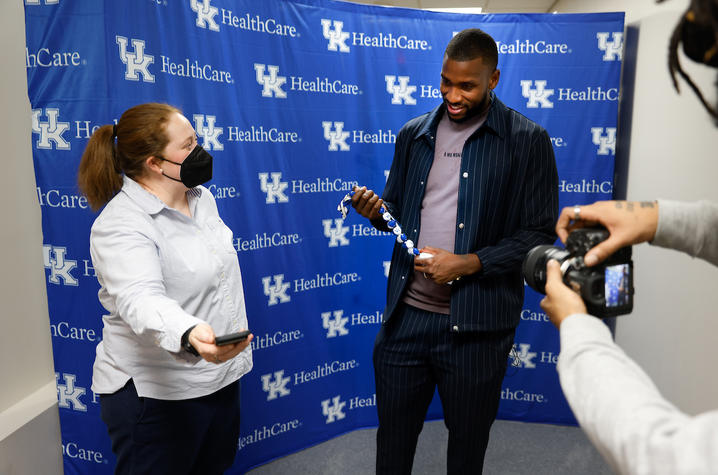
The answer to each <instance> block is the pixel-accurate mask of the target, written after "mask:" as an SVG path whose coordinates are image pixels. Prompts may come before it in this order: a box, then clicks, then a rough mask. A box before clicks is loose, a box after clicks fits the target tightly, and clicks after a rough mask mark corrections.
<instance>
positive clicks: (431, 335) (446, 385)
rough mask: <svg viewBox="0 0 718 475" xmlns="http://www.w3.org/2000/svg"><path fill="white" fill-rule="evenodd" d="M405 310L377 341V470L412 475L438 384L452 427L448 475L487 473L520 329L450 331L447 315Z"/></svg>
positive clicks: (447, 421) (399, 311) (403, 307)
mask: <svg viewBox="0 0 718 475" xmlns="http://www.w3.org/2000/svg"><path fill="white" fill-rule="evenodd" d="M399 305H400V308H399V309H397V312H396V313H395V314H394V316H392V318H391V319H390V320H389V321H388V322H387V323H386V324H384V325H382V327H381V330H380V331H379V333H378V335H377V337H376V342H375V344H374V355H373V360H374V376H375V379H376V395H377V411H378V415H379V430H378V431H377V458H376V473H377V474H382V475H383V474H392V475H394V474H410V473H411V468H412V465H413V462H414V453H415V452H416V442H417V439H418V437H419V433H420V432H421V429H422V427H423V425H424V418H425V417H426V411H427V409H428V407H429V403H430V402H431V399H432V397H433V395H434V390H435V388H437V387H438V390H439V397H440V398H441V404H442V407H443V410H444V423H445V425H446V427H447V428H448V430H449V444H448V452H447V473H449V474H478V473H481V470H482V467H483V463H484V453H485V452H486V446H487V445H488V441H489V429H490V428H491V424H492V423H493V421H494V419H495V418H496V412H497V410H498V406H499V399H500V393H501V383H502V381H503V377H504V373H505V372H506V365H507V361H508V355H509V351H510V349H511V346H512V344H513V339H514V332H515V330H514V329H509V330H500V331H495V332H464V333H456V332H450V331H449V320H448V315H443V314H440V313H433V312H428V311H425V310H420V309H418V308H415V307H412V306H410V305H406V304H404V303H400V304H399Z"/></svg>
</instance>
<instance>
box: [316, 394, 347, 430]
mask: <svg viewBox="0 0 718 475" xmlns="http://www.w3.org/2000/svg"><path fill="white" fill-rule="evenodd" d="M330 402H331V404H332V405H331V406H330V405H329V403H330ZM346 405H347V403H346V402H344V401H342V400H341V396H334V397H333V398H331V399H325V400H323V401H322V414H323V415H324V417H326V418H327V422H326V423H327V424H331V423H332V422H335V421H339V420H342V419H344V418H345V417H346V416H347V415H346V414H345V413H344V407H345V406H346Z"/></svg>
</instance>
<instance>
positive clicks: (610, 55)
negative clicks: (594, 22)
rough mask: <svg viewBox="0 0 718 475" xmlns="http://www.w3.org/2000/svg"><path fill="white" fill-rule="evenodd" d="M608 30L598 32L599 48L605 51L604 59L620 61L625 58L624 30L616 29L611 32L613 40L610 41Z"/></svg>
mask: <svg viewBox="0 0 718 475" xmlns="http://www.w3.org/2000/svg"><path fill="white" fill-rule="evenodd" d="M608 35H609V33H607V32H601V33H596V38H598V49H600V50H601V51H603V60H604V61H616V60H618V61H620V60H621V59H622V58H623V32H619V31H614V32H613V33H611V35H612V40H611V41H608Z"/></svg>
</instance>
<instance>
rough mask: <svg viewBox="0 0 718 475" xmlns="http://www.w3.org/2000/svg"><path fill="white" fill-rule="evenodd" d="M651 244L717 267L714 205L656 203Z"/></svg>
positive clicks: (717, 224)
mask: <svg viewBox="0 0 718 475" xmlns="http://www.w3.org/2000/svg"><path fill="white" fill-rule="evenodd" d="M659 203H660V208H659V217H658V228H657V230H656V236H655V239H654V240H653V241H652V242H651V244H653V245H656V246H660V247H667V248H671V249H675V250H677V251H682V252H685V253H687V254H690V255H691V256H694V257H700V258H701V259H705V260H706V261H708V262H710V263H711V264H713V265H718V204H716V203H711V202H708V201H698V202H694V203H681V202H677V201H667V200H660V201H659Z"/></svg>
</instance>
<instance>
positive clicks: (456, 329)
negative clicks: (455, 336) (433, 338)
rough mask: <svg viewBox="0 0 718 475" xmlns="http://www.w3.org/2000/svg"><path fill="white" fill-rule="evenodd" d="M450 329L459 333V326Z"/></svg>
mask: <svg viewBox="0 0 718 475" xmlns="http://www.w3.org/2000/svg"><path fill="white" fill-rule="evenodd" d="M451 329H452V330H454V331H455V332H458V331H459V326H458V325H454V326H453V327H451Z"/></svg>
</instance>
